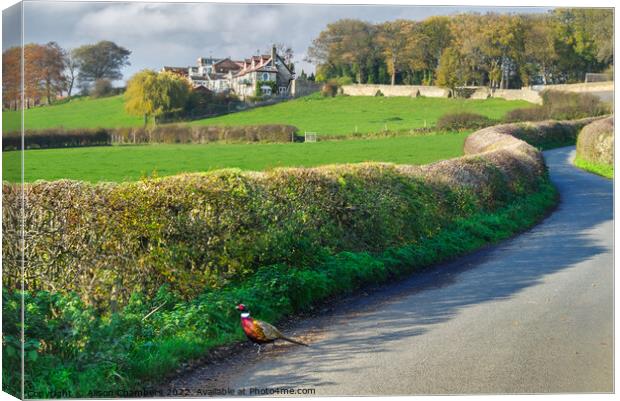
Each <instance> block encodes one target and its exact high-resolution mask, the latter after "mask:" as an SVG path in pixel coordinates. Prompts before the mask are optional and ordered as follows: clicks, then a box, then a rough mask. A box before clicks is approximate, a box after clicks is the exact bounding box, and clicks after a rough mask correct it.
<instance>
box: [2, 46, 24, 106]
mask: <svg viewBox="0 0 620 401" xmlns="http://www.w3.org/2000/svg"><path fill="white" fill-rule="evenodd" d="M21 59H22V48H21V47H11V48H10V49H7V50H5V51H4V52H3V53H2V104H3V106H4V107H5V108H8V109H14V110H17V109H18V108H19V103H20V100H21Z"/></svg>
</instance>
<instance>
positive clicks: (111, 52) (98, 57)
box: [73, 40, 131, 84]
mask: <svg viewBox="0 0 620 401" xmlns="http://www.w3.org/2000/svg"><path fill="white" fill-rule="evenodd" d="M130 54H131V52H130V51H129V50H127V49H125V48H124V47H121V46H118V45H117V44H116V43H114V42H110V41H107V40H104V41H101V42H99V43H96V44H94V45H84V46H81V47H78V48H77V49H75V50H74V52H73V56H74V57H75V59H76V60H77V63H78V64H79V66H80V72H79V74H78V80H79V81H80V82H83V83H86V84H90V83H92V82H95V81H97V80H98V79H109V80H110V81H114V80H118V79H121V78H122V77H123V74H122V73H121V68H123V67H124V66H127V65H130V63H129V61H128V60H129V55H130Z"/></svg>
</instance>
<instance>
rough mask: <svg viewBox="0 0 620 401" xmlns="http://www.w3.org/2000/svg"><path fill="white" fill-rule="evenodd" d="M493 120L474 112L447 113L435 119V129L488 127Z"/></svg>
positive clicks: (457, 129)
mask: <svg viewBox="0 0 620 401" xmlns="http://www.w3.org/2000/svg"><path fill="white" fill-rule="evenodd" d="M492 124H493V120H491V119H489V118H488V117H486V116H483V115H481V114H475V113H447V114H444V115H443V116H441V117H440V118H439V120H438V121H437V129H439V130H442V131H462V130H469V129H478V128H482V127H488V126H489V125H492Z"/></svg>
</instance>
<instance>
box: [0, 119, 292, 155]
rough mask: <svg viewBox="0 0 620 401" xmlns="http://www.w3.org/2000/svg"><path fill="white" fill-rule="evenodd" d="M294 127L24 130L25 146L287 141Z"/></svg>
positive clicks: (8, 140) (10, 146)
mask: <svg viewBox="0 0 620 401" xmlns="http://www.w3.org/2000/svg"><path fill="white" fill-rule="evenodd" d="M297 131H298V130H297V128H296V127H294V126H292V125H284V124H265V125H249V126H189V125H184V124H162V125H157V126H154V127H141V128H135V127H134V128H97V129H73V130H65V129H63V128H50V129H45V130H38V131H26V132H25V133H24V148H25V149H44V148H64V147H77V146H99V145H111V144H134V143H138V144H143V143H208V142H216V141H222V142H291V141H292V140H294V139H295V134H296V133H297ZM21 141H22V135H21V132H9V133H6V134H3V136H2V150H5V151H6V150H16V149H21Z"/></svg>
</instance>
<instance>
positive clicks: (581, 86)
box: [534, 81, 614, 92]
mask: <svg viewBox="0 0 620 401" xmlns="http://www.w3.org/2000/svg"><path fill="white" fill-rule="evenodd" d="M534 89H536V90H541V91H542V90H545V89H552V90H558V91H565V92H607V91H613V90H614V83H613V81H608V82H587V83H578V84H561V85H544V86H543V85H540V86H535V87H534Z"/></svg>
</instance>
